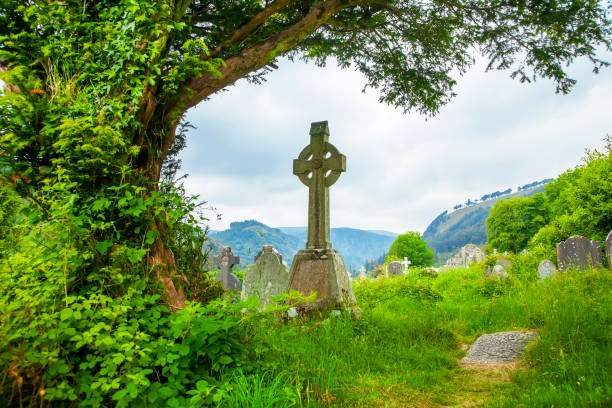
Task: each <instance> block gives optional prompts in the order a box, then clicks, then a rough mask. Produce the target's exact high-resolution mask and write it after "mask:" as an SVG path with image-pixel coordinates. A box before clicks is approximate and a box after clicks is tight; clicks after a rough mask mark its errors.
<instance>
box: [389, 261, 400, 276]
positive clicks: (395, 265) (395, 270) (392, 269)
mask: <svg viewBox="0 0 612 408" xmlns="http://www.w3.org/2000/svg"><path fill="white" fill-rule="evenodd" d="M401 274H402V264H401V263H400V262H399V261H393V262H390V263H389V276H397V275H401Z"/></svg>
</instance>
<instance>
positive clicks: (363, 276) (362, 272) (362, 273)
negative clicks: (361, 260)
mask: <svg viewBox="0 0 612 408" xmlns="http://www.w3.org/2000/svg"><path fill="white" fill-rule="evenodd" d="M367 277H368V275H367V274H366V268H365V266H362V267H361V268H359V279H366V278H367Z"/></svg>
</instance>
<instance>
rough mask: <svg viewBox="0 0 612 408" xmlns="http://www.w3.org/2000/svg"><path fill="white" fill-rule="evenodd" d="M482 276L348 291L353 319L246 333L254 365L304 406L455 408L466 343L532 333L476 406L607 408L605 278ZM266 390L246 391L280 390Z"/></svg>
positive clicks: (303, 321)
mask: <svg viewBox="0 0 612 408" xmlns="http://www.w3.org/2000/svg"><path fill="white" fill-rule="evenodd" d="M483 271H484V265H477V266H475V267H472V268H469V269H466V268H464V269H458V270H454V271H450V272H447V273H444V274H441V275H439V276H437V277H436V276H431V275H428V274H426V273H424V272H414V273H412V274H410V275H405V276H401V277H397V278H394V279H380V280H376V281H365V282H362V283H359V284H355V285H354V290H355V295H356V297H357V300H358V303H359V305H360V307H361V308H362V310H363V315H362V318H361V319H360V320H355V319H353V318H351V317H350V315H349V314H348V313H343V314H341V315H340V316H337V317H333V316H332V315H330V314H326V315H324V316H323V318H321V317H320V316H319V317H307V318H298V319H295V320H293V321H289V322H285V321H284V320H283V319H277V320H274V319H272V320H267V321H264V322H262V324H259V325H257V326H256V327H254V328H253V333H252V334H251V335H252V342H253V343H252V349H253V350H252V351H254V356H255V357H254V358H256V359H257V360H258V361H259V362H260V363H262V364H265V365H266V367H268V370H269V372H270V374H269V375H270V376H272V377H274V375H276V374H277V373H281V374H280V375H281V377H282V378H283V380H282V381H281V382H283V383H284V384H285V385H286V386H288V387H290V388H291V389H293V390H295V392H296V393H299V394H300V400H301V403H303V404H304V406H320V407H324V406H325V407H327V406H331V407H333V406H337V407H370V406H390V407H391V406H397V407H404V406H414V405H419V404H429V405H432V406H436V405H440V406H442V405H453V404H454V403H456V402H457V394H458V393H460V392H462V390H463V386H464V385H463V383H464V382H465V380H466V379H465V375H466V372H465V371H464V369H463V368H462V367H460V366H459V365H458V364H457V362H458V360H459V359H460V358H461V357H462V356H463V355H464V354H465V345H467V344H470V343H472V342H473V341H474V340H475V339H476V338H477V337H478V336H479V335H481V334H483V333H492V332H496V331H506V330H526V329H529V330H535V331H537V332H538V333H539V334H540V338H539V341H538V342H536V343H535V344H534V345H532V346H531V347H529V348H528V352H527V355H526V357H525V360H524V361H525V364H524V365H525V366H526V369H525V370H519V371H517V372H516V373H515V374H514V375H513V377H512V383H509V384H505V385H502V386H500V387H498V388H496V389H494V390H492V391H491V393H490V395H488V397H487V398H485V399H484V400H483V401H480V402H478V403H475V406H478V405H490V406H495V407H515V406H524V407H532V406H542V407H544V406H546V407H550V406H555V407H566V406H567V407H583V406H593V407H599V406H601V407H603V406H612V387H611V386H610V384H612V374H611V373H612V341H611V340H612V330H611V329H612V324H611V323H612V320H611V319H612V295H611V291H610V288H611V287H612V285H611V283H612V273H611V272H610V271H588V272H585V273H577V272H569V273H563V274H560V275H559V276H556V277H554V278H552V279H547V280H545V281H543V282H537V281H536V278H535V274H532V273H525V271H521V270H520V269H518V268H517V270H516V271H515V274H514V275H513V276H512V277H511V279H509V280H507V281H504V280H502V281H499V280H490V279H485V278H483V277H482V272H483ZM462 346H463V347H462ZM287 372H289V373H291V376H290V377H289V376H287V375H285V374H284V373H287ZM272 377H270V378H272ZM459 377H461V381H460V380H458V378H459ZM255 380H256V378H253V379H250V380H249V381H255ZM474 381H477V379H474ZM268 383H269V384H272V382H263V383H260V385H258V386H256V385H255V384H253V385H252V387H253V388H254V389H263V388H266V387H268V388H269V387H272V388H274V387H276V388H278V386H277V385H275V386H271V385H266V384H268ZM257 387H259V388H257ZM262 387H263V388H262ZM247 388H248V387H247ZM262 392H263V391H262ZM278 395H280V394H278ZM253 398H254V397H253ZM297 403H298V402H296V404H297ZM235 406H250V407H259V406H260V405H235ZM261 406H265V405H261ZM270 406H275V405H270ZM286 406H291V405H286Z"/></svg>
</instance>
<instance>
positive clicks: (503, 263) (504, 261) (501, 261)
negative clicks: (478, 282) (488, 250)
mask: <svg viewBox="0 0 612 408" xmlns="http://www.w3.org/2000/svg"><path fill="white" fill-rule="evenodd" d="M495 264H496V265H501V266H503V268H504V269H508V268H510V267H511V266H512V261H511V260H510V259H508V258H497V260H496V261H495Z"/></svg>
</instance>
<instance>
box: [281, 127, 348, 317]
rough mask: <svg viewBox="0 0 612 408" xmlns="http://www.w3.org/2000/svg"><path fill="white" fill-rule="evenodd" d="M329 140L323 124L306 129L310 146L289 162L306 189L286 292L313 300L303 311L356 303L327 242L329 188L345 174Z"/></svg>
mask: <svg viewBox="0 0 612 408" xmlns="http://www.w3.org/2000/svg"><path fill="white" fill-rule="evenodd" d="M328 140H329V127H328V125H327V121H324V122H314V123H312V124H311V127H310V144H309V145H308V146H306V147H305V148H304V149H303V150H302V151H301V152H300V154H299V156H298V158H297V159H296V160H294V161H293V174H295V175H296V176H298V178H299V179H300V181H301V182H302V183H303V184H304V185H305V186H307V187H308V240H307V242H306V249H303V250H301V251H299V252H298V253H297V254H296V255H295V256H294V257H293V262H292V264H291V273H290V275H291V278H290V280H289V289H290V290H297V291H299V292H301V293H302V294H303V295H305V296H308V295H309V294H310V293H311V292H316V294H317V298H316V300H315V302H314V303H312V304H310V305H308V306H307V308H315V309H323V308H326V307H330V306H336V305H342V304H346V305H354V304H356V301H355V295H354V294H353V289H352V288H351V281H350V279H349V276H348V273H347V272H346V267H345V266H344V260H343V259H342V256H341V255H340V254H339V253H338V251H336V250H334V249H332V244H331V242H330V239H329V187H330V186H331V185H332V184H334V183H335V182H336V181H337V180H338V178H339V177H340V173H342V172H343V171H346V157H345V156H344V155H343V154H340V152H338V149H336V148H335V147H334V146H333V145H332V144H331V143H329V142H328Z"/></svg>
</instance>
